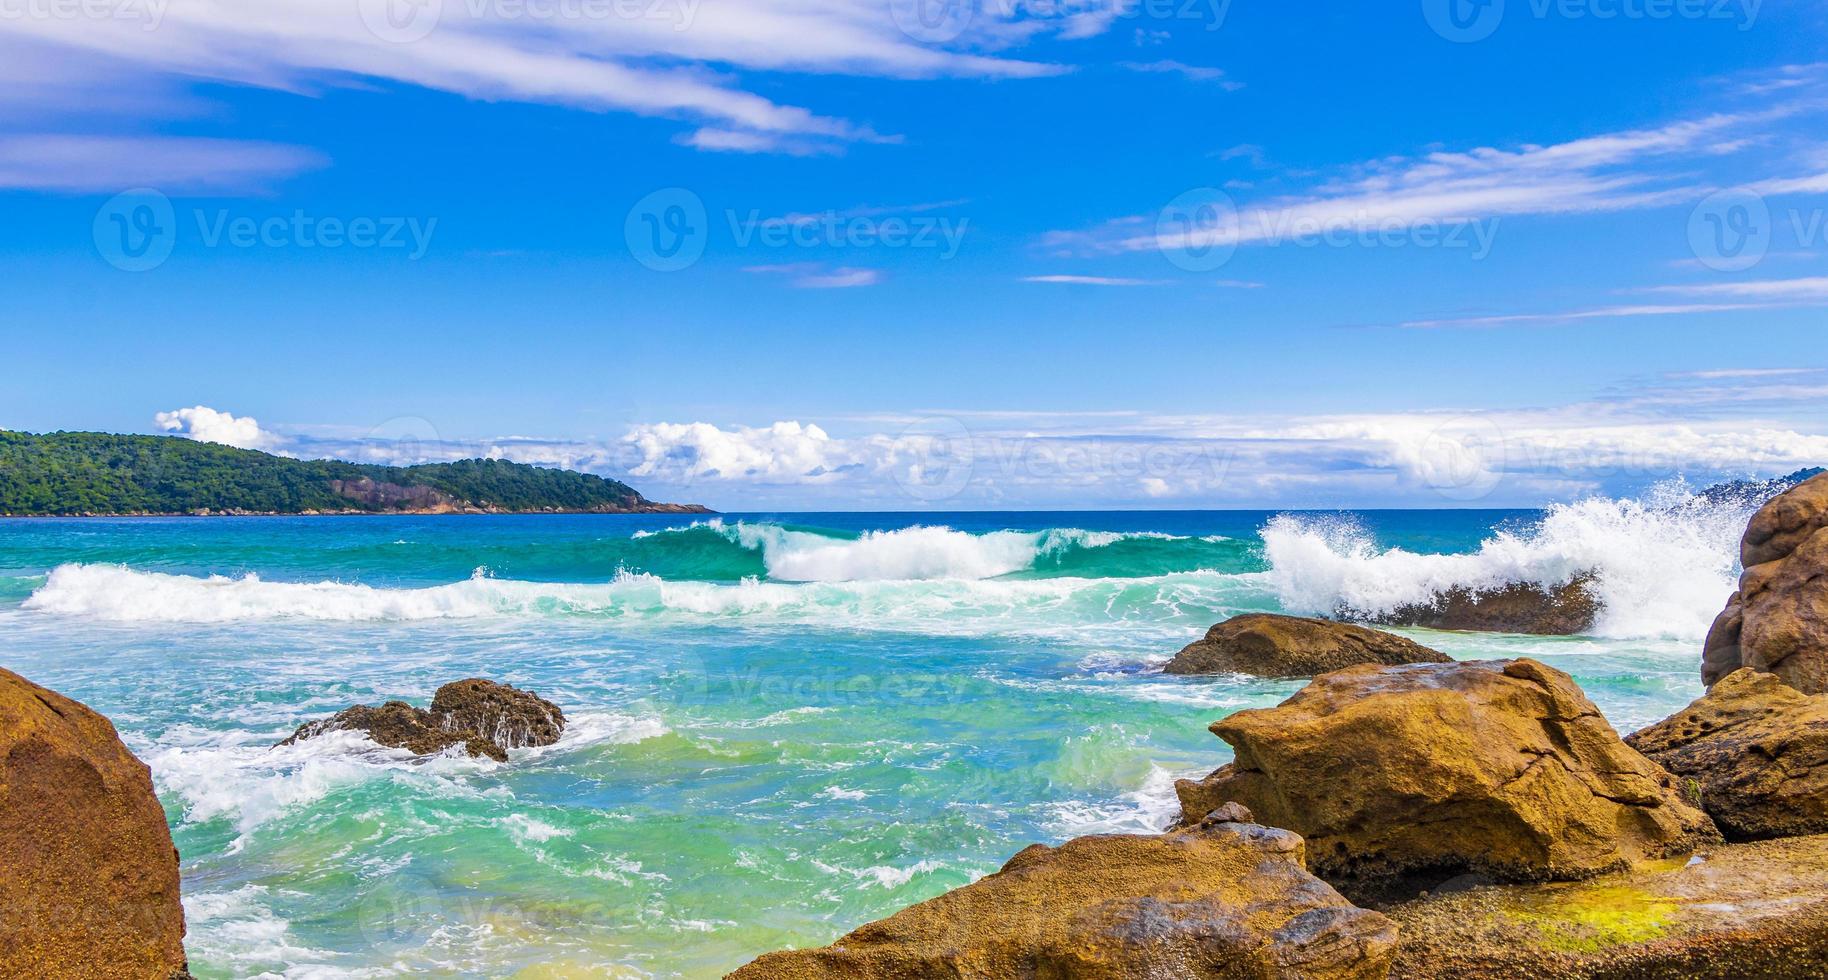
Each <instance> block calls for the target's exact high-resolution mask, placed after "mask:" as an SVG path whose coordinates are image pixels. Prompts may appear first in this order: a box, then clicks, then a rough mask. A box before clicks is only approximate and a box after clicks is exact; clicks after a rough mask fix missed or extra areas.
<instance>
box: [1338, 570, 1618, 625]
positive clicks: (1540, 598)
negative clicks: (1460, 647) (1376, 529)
mask: <svg viewBox="0 0 1828 980" xmlns="http://www.w3.org/2000/svg"><path fill="white" fill-rule="evenodd" d="M1587 585H1588V577H1587V576H1581V577H1579V578H1576V579H1574V580H1573V581H1572V582H1569V583H1568V584H1566V585H1562V586H1558V587H1556V588H1554V589H1544V588H1542V587H1541V586H1538V585H1536V584H1535V583H1533V582H1518V583H1513V584H1511V585H1507V586H1504V587H1503V588H1499V589H1485V590H1475V589H1464V588H1459V589H1450V590H1448V591H1447V592H1444V593H1442V594H1440V595H1438V596H1436V597H1435V599H1434V601H1433V602H1428V603H1421V604H1418V605H1413V606H1400V607H1398V608H1397V609H1395V610H1393V611H1391V612H1389V613H1387V614H1384V615H1381V616H1377V617H1374V619H1375V620H1376V621H1377V622H1378V623H1381V624H1383V625H1385V626H1421V627H1426V628H1428V629H1438V630H1471V631H1475V632H1486V633H1528V634H1531V635H1535V636H1572V635H1574V634H1576V633H1585V632H1587V631H1588V630H1591V629H1592V628H1593V623H1594V620H1595V619H1597V618H1598V616H1599V600H1597V599H1595V598H1594V597H1593V593H1592V592H1591V591H1589V590H1588V588H1587Z"/></svg>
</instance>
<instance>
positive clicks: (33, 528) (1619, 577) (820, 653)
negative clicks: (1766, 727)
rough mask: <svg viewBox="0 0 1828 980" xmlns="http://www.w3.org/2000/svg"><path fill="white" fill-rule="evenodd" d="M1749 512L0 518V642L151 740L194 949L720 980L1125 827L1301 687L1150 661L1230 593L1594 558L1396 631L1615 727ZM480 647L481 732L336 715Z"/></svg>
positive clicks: (1723, 589) (271, 972)
mask: <svg viewBox="0 0 1828 980" xmlns="http://www.w3.org/2000/svg"><path fill="white" fill-rule="evenodd" d="M1750 511H1751V505H1749V504H1737V503H1707V502H1705V501H1703V500H1701V499H1699V498H1695V497H1692V496H1691V495H1689V493H1688V492H1687V490H1686V489H1685V488H1684V487H1682V486H1680V485H1673V486H1664V487H1660V488H1658V489H1656V490H1654V491H1653V492H1651V493H1649V494H1647V495H1646V496H1645V497H1644V498H1643V499H1637V500H1611V499H1597V498H1596V499H1592V500H1587V501H1583V502H1580V503H1575V504H1570V505H1565V506H1556V507H1553V508H1550V509H1548V510H1546V511H1476V510H1446V511H1365V512H1357V513H1325V514H1319V513H1293V512H1268V511H1266V512H1213V513H1106V512H1099V513H953V514H945V513H923V514H728V515H723V516H721V517H717V518H707V519H703V520H692V519H690V518H682V517H679V516H653V517H612V516H513V517H510V516H503V517H341V518H297V519H288V518H184V519H140V520H108V519H87V520H8V521H0V630H4V635H5V637H6V642H5V643H4V646H3V652H0V664H4V666H6V667H8V668H10V669H12V670H15V671H18V672H19V673H21V674H24V675H25V676H27V677H29V678H31V679H32V680H34V681H37V682H39V683H41V684H44V685H46V686H49V687H52V688H55V689H57V690H59V691H61V692H63V693H65V694H67V695H70V696H72V697H75V698H78V699H80V700H82V701H84V702H86V703H88V704H89V705H91V706H93V707H94V708H96V709H98V710H100V711H102V712H104V713H105V714H107V715H108V716H109V717H110V718H111V719H112V720H113V721H114V723H115V725H116V726H117V727H118V728H119V730H120V732H121V734H122V737H123V738H124V739H125V740H126V742H127V744H128V745H129V747H131V748H132V749H133V750H134V752H136V753H137V754H138V755H139V756H140V758H142V759H143V760H145V761H146V762H147V764H148V765H150V766H151V768H152V771H153V776H154V781H155V784H156V785H157V787H158V790H159V794H160V797H161V799H162V801H163V803H164V805H165V809H166V814H167V816H168V817H169V819H170V822H171V825H172V828H173V834H174V837H175V839H176V842H177V845H178V848H179V851H180V854H181V864H182V873H183V888H184V902H185V910H186V914H187V918H188V923H189V934H188V939H187V947H188V949H189V952H190V957H191V967H192V969H193V971H194V972H195V973H196V975H197V976H199V977H250V976H262V977H297V978H315V977H379V976H399V975H411V976H489V977H504V976H511V977H521V978H558V977H577V976H592V977H600V976H610V977H650V976H651V977H712V976H717V975H719V974H721V973H723V972H725V971H727V970H729V969H731V968H734V967H736V966H738V965H740V964H742V963H744V962H746V961H747V960H749V959H750V958H752V957H754V956H756V955H758V954H760V953H763V952H766V951H768V950H772V949H777V948H782V947H787V946H806V945H815V944H824V943H827V942H829V941H831V940H832V939H834V938H836V937H837V936H838V935H840V934H842V933H843V932H845V931H848V930H849V929H851V928H853V927H855V926H857V925H859V924H861V923H863V922H866V921H869V920H871V919H875V918H879V917H881V916H884V915H887V914H889V913H892V912H894V911H895V910H897V909H899V908H901V907H903V906H905V905H908V904H911V903H913V902H917V901H920V900H922V899H926V898H930V897H933V896H935V895H938V894H940V893H941V892H943V891H945V890H947V889H950V888H954V887H957V886H959V885H963V884H966V883H968V882H970V881H972V880H974V879H976V878H978V877H980V876H982V875H984V874H987V873H989V872H991V871H994V870H995V869H996V868H997V867H999V866H1000V865H1001V864H1002V862H1003V861H1005V860H1006V859H1007V858H1009V857H1010V856H1011V855H1013V854H1015V852H1016V851H1018V850H1020V849H1021V848H1022V847H1024V846H1026V845H1028V844H1031V843H1035V842H1058V841H1061V840H1064V839H1066V838H1069V837H1073V836H1077V835H1081V834H1088V833H1101V832H1153V831H1156V830H1159V829H1161V828H1162V827H1163V826H1164V824H1165V823H1166V822H1167V821H1168V820H1169V819H1170V818H1171V816H1172V815H1173V814H1174V813H1175V806H1174V803H1173V791H1172V783H1173V780H1174V779H1176V778H1178V777H1182V776H1194V775H1203V774H1204V773H1206V772H1209V771H1210V770H1212V769H1213V768H1215V767H1217V766H1218V765H1220V764H1222V763H1224V762H1226V761H1227V760H1228V758H1229V753H1228V751H1227V749H1226V747H1225V746H1224V744H1223V743H1222V742H1220V741H1219V740H1218V739H1216V738H1214V737H1213V736H1212V735H1211V734H1209V733H1208V732H1207V731H1206V726H1207V725H1208V724H1209V723H1211V722H1212V721H1214V720H1215V719H1217V718H1220V717H1223V716H1224V715H1226V714H1229V713H1231V712H1233V711H1237V710H1239V709H1242V708H1248V707H1257V706H1268V705H1273V704H1275V703H1277V702H1278V701H1280V700H1281V699H1283V698H1285V697H1287V696H1288V695H1290V694H1292V693H1293V692H1294V691H1295V690H1297V689H1298V688H1299V687H1300V686H1301V682H1299V681H1263V680H1253V679H1246V678H1237V677H1218V678H1177V677H1170V676H1166V675H1163V674H1162V673H1161V672H1160V667H1161V665H1162V663H1164V662H1165V661H1166V660H1167V658H1169V657H1170V656H1172V655H1173V654H1174V652H1175V651H1176V650H1178V649H1179V648H1180V647H1181V646H1183V645H1184V644H1186V643H1188V642H1190V641H1191V640H1193V639H1195V638H1196V637H1198V636H1199V635H1200V634H1202V633H1203V632H1204V631H1205V630H1206V628H1207V627H1209V626H1211V625H1212V624H1213V623H1215V622H1217V621H1219V620H1221V619H1224V618H1226V617H1228V616H1231V615H1233V614H1236V613H1240V612H1246V611H1288V612H1295V613H1330V612H1334V611H1336V610H1339V609H1342V608H1346V609H1356V610H1361V611H1370V612H1375V611H1378V610H1381V609H1388V608H1392V607H1394V606H1396V605H1400V604H1403V603H1406V602H1413V601H1416V600H1420V599H1424V598H1426V597H1427V596H1428V595H1431V594H1433V593H1434V592H1436V591H1438V590H1440V589H1442V588H1447V587H1451V586H1454V585H1466V586H1472V587H1478V586H1482V585H1496V584H1502V583H1506V582H1513V581H1526V580H1527V581H1538V582H1544V583H1551V584H1553V583H1558V582H1561V581H1566V580H1567V579H1568V578H1569V577H1570V576H1572V575H1574V574H1576V573H1580V572H1586V571H1591V572H1592V573H1593V574H1594V585H1593V588H1594V590H1595V591H1596V593H1597V594H1598V596H1599V598H1600V600H1601V601H1602V603H1603V611H1602V613H1601V616H1600V618H1599V621H1598V623H1597V625H1596V626H1595V628H1594V631H1593V635H1589V636H1581V637H1523V636H1508V635H1480V634H1464V633H1444V632H1433V631H1428V630H1401V631H1399V632H1402V633H1404V634H1405V635H1408V636H1411V637H1413V638H1414V639H1417V640H1419V641H1421V642H1423V643H1426V644H1429V645H1431V646H1434V647H1436V648H1438V649H1440V650H1443V651H1445V652H1446V653H1448V654H1451V655H1452V656H1454V657H1456V658H1460V659H1481V658H1496V657H1516V656H1530V657H1536V658H1538V659H1541V660H1543V661H1545V662H1547V663H1549V664H1551V665H1553V666H1555V667H1558V668H1560V669H1562V670H1565V671H1567V672H1569V673H1570V674H1572V675H1574V677H1575V678H1576V679H1577V680H1578V681H1579V682H1580V683H1581V685H1582V686H1583V687H1584V688H1585V689H1586V690H1587V692H1588V693H1589V695H1590V696H1591V697H1592V698H1593V700H1594V701H1595V702H1597V703H1598V705H1599V706H1600V708H1601V709H1602V710H1603V711H1604V712H1605V714H1606V716H1607V717H1608V718H1609V719H1610V720H1611V721H1612V723H1613V725H1614V727H1616V728H1618V729H1619V730H1620V731H1621V733H1623V732H1628V731H1631V730H1633V729H1635V728H1637V727H1640V726H1642V725H1645V724H1648V723H1650V722H1652V721H1655V720H1658V719H1660V718H1662V717H1664V716H1666V715H1668V714H1670V713H1671V712H1673V711H1674V710H1676V709H1677V708H1679V707H1681V706H1682V705H1684V704H1686V703H1687V702H1688V701H1690V700H1691V699H1692V698H1694V697H1696V696H1698V695H1699V694H1700V692H1701V686H1700V681H1699V677H1698V662H1699V658H1700V649H1701V640H1702V637H1703V636H1704V634H1705V632H1706V629H1707V625H1708V623H1709V621H1710V620H1711V619H1712V617H1713V615H1714V614H1715V613H1716V612H1718V611H1719V608H1720V606H1721V605H1722V603H1723V601H1724V600H1725V598H1726V596H1727V594H1728V593H1729V592H1731V591H1732V589H1733V585H1734V580H1735V578H1736V576H1737V574H1738V567H1737V560H1736V554H1737V542H1738V538H1739V535H1740V533H1741V532H1742V531H1743V529H1744V527H1745V521H1746V518H1747V517H1748V516H1749V514H1750ZM467 676H483V677H489V678H493V679H497V680H501V681H506V682H509V683H512V684H515V685H516V686H520V687H524V688H530V689H533V690H535V691H537V692H538V693H539V694H540V695H542V696H544V697H546V698H549V699H551V700H553V701H555V702H557V703H558V704H559V705H560V706H561V707H562V708H563V709H564V710H565V712H566V714H567V716H568V718H569V719H570V722H571V723H570V726H569V728H568V729H567V731H566V734H565V736H564V738H563V739H562V740H561V741H560V742H559V743H558V744H556V745H553V746H550V747H546V748H540V749H526V750H518V751H516V752H514V753H513V755H512V758H511V759H510V760H509V761H508V762H507V763H505V764H496V763H492V762H489V761H487V760H474V759H468V758H458V757H445V756H440V757H435V758H431V759H415V758H412V757H409V756H407V755H406V754H405V753H403V752H397V751H393V750H386V749H380V748H377V747H376V746H374V745H373V744H372V743H369V742H366V741H365V740H363V739H361V738H360V737H358V736H354V735H348V734H339V735H333V736H329V737H324V738H319V739H314V740H310V741H306V742H302V743H300V744H297V745H292V746H286V747H283V748H275V747H274V743H276V742H278V741H279V740H281V739H282V738H284V737H286V736H287V735H289V734H290V733H291V732H292V730H293V729H294V727H296V726H297V725H299V724H300V723H302V722H305V721H307V720H310V719H313V718H318V717H323V716H326V715H329V714H331V713H333V712H335V711H337V710H339V709H341V708H344V707H347V706H349V705H352V704H358V703H370V704H373V703H379V702H380V701H383V700H387V699H392V698H400V699H405V700H409V701H413V702H415V703H419V704H424V703H426V702H427V701H428V700H429V698H430V696H431V694H432V692H433V690H435V689H436V688H437V687H438V686H439V685H440V684H442V683H444V682H446V681H450V680H456V679H458V678H462V677H467Z"/></svg>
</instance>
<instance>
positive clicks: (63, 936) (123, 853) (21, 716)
mask: <svg viewBox="0 0 1828 980" xmlns="http://www.w3.org/2000/svg"><path fill="white" fill-rule="evenodd" d="M0 976H5V977H22V978H24V977H31V978H44V980H51V978H72V980H74V978H85V980H86V978H98V980H99V978H108V980H116V978H119V980H142V978H143V980H167V978H173V977H180V976H188V974H187V973H186V972H185V958H184V908H183V906H182V905H180V904H179V902H178V852H177V849H176V848H174V847H173V846H172V843H171V831H170V829H169V828H168V827H167V826H166V824H165V811H164V809H163V808H161V807H160V806H159V800H158V797H157V796H155V795H154V794H153V788H152V776H151V773H150V772H149V771H148V770H147V768H146V766H145V765H144V764H143V763H141V762H140V760H138V759H136V758H134V756H133V753H131V752H129V751H127V747H126V746H125V745H122V744H121V740H120V737H119V736H118V735H117V734H116V733H115V731H114V726H113V725H112V724H110V723H109V722H108V719H106V718H104V717H102V716H101V715H99V714H97V713H95V712H94V711H91V710H89V708H88V707H86V706H84V705H82V704H80V703H78V702H76V701H72V700H70V699H69V698H66V697H64V696H62V695H60V694H58V693H56V692H54V691H50V690H47V689H45V688H42V687H39V686H38V685H36V684H33V683H32V682H31V681H28V680H26V679H25V678H23V677H20V676H19V675H18V674H15V673H12V672H11V671H8V670H0Z"/></svg>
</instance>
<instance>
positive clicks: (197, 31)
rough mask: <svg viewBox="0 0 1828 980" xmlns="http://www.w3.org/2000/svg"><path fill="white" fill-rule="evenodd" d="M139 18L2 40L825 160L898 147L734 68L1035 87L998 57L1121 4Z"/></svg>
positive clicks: (218, 9)
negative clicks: (632, 121)
mask: <svg viewBox="0 0 1828 980" xmlns="http://www.w3.org/2000/svg"><path fill="white" fill-rule="evenodd" d="M136 7H137V8H138V9H143V10H144V11H146V12H147V13H148V14H152V13H156V14H157V17H158V20H157V22H156V24H149V23H148V21H147V20H146V18H145V17H120V16H116V17H24V18H14V19H12V20H9V22H8V32H7V35H6V36H5V37H4V38H0V59H3V60H19V59H24V58H28V57H30V58H35V59H36V60H37V61H38V62H39V63H44V64H48V65H50V66H52V68H51V70H53V71H57V70H59V69H57V68H56V66H57V65H58V64H59V63H60V62H62V63H67V64H69V65H71V66H75V65H76V63H77V60H78V59H76V58H75V57H72V56H73V55H76V54H79V53H80V54H82V55H83V58H82V59H81V61H82V63H83V64H84V65H85V66H91V65H92V64H93V62H94V61H95V60H96V59H105V60H107V61H109V62H111V63H112V65H111V68H110V69H109V74H110V76H111V77H113V78H114V79H115V80H116V83H117V86H116V87H118V86H119V85H120V84H127V81H126V80H128V79H133V78H135V77H136V76H137V77H141V78H148V77H149V78H188V79H207V80H213V81H219V82H229V83H235V84H243V85H254V86H261V87H266V88H273V89H282V90H287V91H295V92H300V93H310V92H312V91H315V90H317V89H320V88H322V87H325V86H337V85H348V84H352V83H353V84H361V83H362V82H363V81H364V80H374V79H380V80H387V81H391V82H399V83H404V84H409V85H417V86H422V87H425V88H429V89H435V90H439V91H444V92H451V93H455V94H458V95H461V96H465V97H469V98H475V99H483V100H491V101H519V102H532V103H544V104H552V105H561V106H568V107H572V108H576V109H583V110H589V111H619V112H631V113H636V114H639V115H643V116H653V117H662V118H677V119H683V120H687V121H688V122H690V123H692V124H693V125H694V129H693V130H691V131H688V134H687V135H685V136H683V137H681V140H682V142H684V143H686V144H687V145H690V146H695V147H699V148H703V149H706V150H714V151H723V152H788V153H809V152H819V150H817V149H815V144H826V145H827V146H829V145H833V144H844V143H852V142H858V141H865V142H869V141H882V140H889V139H893V138H894V137H893V136H890V135H884V134H879V133H877V132H876V131H874V130H873V129H871V128H870V127H869V126H868V125H866V124H863V123H859V122H855V121H852V120H848V119H843V118H839V117H836V116H832V115H827V114H822V113H820V112H817V111H814V110H812V109H808V108H805V107H801V106H794V105H787V104H783V103H780V102H777V101H775V100H774V99H772V98H770V97H767V96H764V95H760V94H757V92H755V91H750V90H747V89H745V88H744V87H742V83H741V81H740V80H739V79H738V78H737V77H736V76H735V75H733V74H732V73H731V72H730V69H738V70H744V71H749V72H809V73H823V74H843V75H851V76H868V77H880V78H897V79H926V78H939V77H968V78H1035V77H1040V76H1046V75H1054V74H1059V73H1061V72H1064V71H1066V70H1068V69H1067V68H1066V67H1065V66H1063V65H1058V64H1050V63H1044V62H1037V61H1031V60H1025V59H1022V58H1019V57H1012V56H1008V55H1006V54H1003V53H1001V52H1003V51H1007V50H1009V49H1011V48H1013V47H1016V46H1018V45H1021V44H1024V43H1027V42H1030V41H1033V40H1035V39H1037V38H1041V37H1049V36H1051V37H1056V38H1060V39H1065V40H1071V39H1075V38H1082V37H1090V36H1093V35H1096V34H1099V33H1102V32H1103V31H1105V30H1108V29H1109V28H1110V26H1111V25H1112V24H1113V23H1114V21H1115V10H1114V8H1112V9H1105V7H1104V5H1097V7H1096V9H1082V7H1081V6H1080V5H1075V4H1050V5H1031V4H1010V5H986V6H985V7H984V8H983V10H981V11H978V12H977V16H976V17H974V18H973V21H972V23H971V24H970V30H969V32H968V33H966V34H964V36H962V37H959V38H957V39H956V40H955V42H954V43H950V44H934V43H924V42H923V41H922V40H920V39H919V38H917V37H915V36H914V35H913V34H911V33H909V32H906V31H904V30H902V28H901V27H900V26H898V24H897V23H896V20H895V18H894V17H893V16H891V11H890V10H888V9H885V5H884V4H883V3H881V2H880V0H873V2H864V0H686V2H680V3H667V2H657V3H642V4H595V5H592V4H583V5H579V4H568V5H567V4H560V5H551V4H529V5H507V4H465V3H456V2H445V3H436V2H433V3H422V4H417V5H413V6H407V5H399V6H393V5H390V4H388V3H385V2H376V3H368V2H363V3H356V2H342V3H325V2H322V0H263V2H259V3H225V2H213V0H180V2H174V3H169V4H167V3H151V4H145V5H136ZM401 14H406V15H408V16H406V17H405V19H404V20H402V19H399V16H400V15H401ZM390 15H392V16H390ZM153 26H156V28H157V29H156V30H152V29H149V27H153ZM46 52H50V53H51V56H50V57H45V53H46ZM64 70H67V71H70V72H75V71H77V70H79V69H78V68H76V67H70V68H68V69H64ZM80 70H81V71H92V70H93V68H92V67H83V68H81V69H80ZM95 94H96V95H97V96H98V97H99V96H101V95H104V94H105V93H99V92H98V93H95ZM7 98H8V96H6V95H5V94H0V100H5V99H7Z"/></svg>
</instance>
